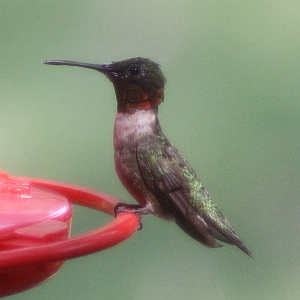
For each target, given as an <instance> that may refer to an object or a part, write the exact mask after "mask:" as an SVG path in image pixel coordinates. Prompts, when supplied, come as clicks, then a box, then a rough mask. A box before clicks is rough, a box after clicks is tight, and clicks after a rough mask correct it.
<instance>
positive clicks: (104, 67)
mask: <svg viewBox="0 0 300 300" xmlns="http://www.w3.org/2000/svg"><path fill="white" fill-rule="evenodd" d="M42 63H43V64H46V65H54V66H75V67H82V68H87V69H93V70H96V71H98V72H101V73H104V74H105V73H109V72H110V71H112V65H113V64H103V65H97V64H89V63H82V62H76V61H70V60H44V61H43V62H42Z"/></svg>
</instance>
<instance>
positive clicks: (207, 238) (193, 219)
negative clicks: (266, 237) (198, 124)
mask: <svg viewBox="0 0 300 300" xmlns="http://www.w3.org/2000/svg"><path fill="white" fill-rule="evenodd" d="M137 161H138V164H139V168H140V172H141V176H142V179H143V182H144V183H145V185H146V186H147V188H148V189H149V190H150V191H151V192H152V193H153V195H154V196H155V197H156V198H157V200H158V201H159V203H160V206H161V207H162V210H163V211H166V212H169V213H170V212H171V214H172V215H173V216H174V217H175V219H176V223H177V224H178V225H179V226H180V227H181V228H182V229H183V230H184V231H185V232H186V233H188V234H189V235H190V236H191V237H193V238H194V239H196V240H197V241H199V242H201V243H203V244H204V245H206V246H208V247H213V248H217V247H221V245H220V244H218V243H217V242H216V240H215V238H216V239H218V240H220V241H223V242H226V243H229V244H235V245H236V246H237V247H239V248H240V249H241V250H243V251H244V252H245V253H247V254H248V255H250V256H251V252H250V251H249V250H248V249H247V248H246V247H245V245H244V244H243V242H242V241H241V240H240V238H239V237H238V236H237V235H236V233H235V231H234V229H233V228H232V227H231V225H230V224H229V223H228V221H227V219H226V218H225V217H224V216H223V214H222V213H221V212H220V211H219V210H218V208H217V206H216V205H215V204H214V203H213V201H212V200H211V198H210V196H209V194H208V193H207V191H206V190H205V189H204V187H202V184H201V182H200V181H199V179H198V178H197V175H196V174H195V172H194V171H193V169H192V168H191V167H190V166H189V164H188V163H187V162H186V161H185V159H184V158H183V157H182V156H181V155H180V154H179V153H178V151H177V149H176V148H175V147H174V146H173V145H172V144H171V143H170V142H169V141H168V140H167V139H166V138H165V137H164V136H154V137H150V138H149V136H148V137H147V139H145V140H144V141H143V140H141V141H140V143H139V146H138V148H137ZM187 174H188V175H187ZM192 182H196V185H195V187H194V189H196V193H195V191H194V193H193V192H192V191H191V183H192Z"/></svg>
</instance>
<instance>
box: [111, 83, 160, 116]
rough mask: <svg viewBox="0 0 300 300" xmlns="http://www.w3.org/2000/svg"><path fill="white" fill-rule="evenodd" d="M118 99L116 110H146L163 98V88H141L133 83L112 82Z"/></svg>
mask: <svg viewBox="0 0 300 300" xmlns="http://www.w3.org/2000/svg"><path fill="white" fill-rule="evenodd" d="M114 87H115V92H116V97H117V101H118V112H130V111H131V110H136V109H137V110H148V109H151V108H155V107H157V106H158V105H159V104H160V103H161V102H162V101H163V100H164V88H157V89H151V88H143V87H141V86H139V85H137V84H134V83H131V84H129V83H126V84H120V83H118V84H114Z"/></svg>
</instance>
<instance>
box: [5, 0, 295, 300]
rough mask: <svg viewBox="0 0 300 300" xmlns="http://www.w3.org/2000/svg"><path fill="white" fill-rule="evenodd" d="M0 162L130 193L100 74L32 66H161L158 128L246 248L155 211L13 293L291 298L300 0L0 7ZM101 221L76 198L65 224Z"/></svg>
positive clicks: (15, 171) (108, 88)
mask: <svg viewBox="0 0 300 300" xmlns="http://www.w3.org/2000/svg"><path fill="white" fill-rule="evenodd" d="M0 8H1V9H0V24H1V27H0V28H1V29H0V42H1V48H0V66H1V72H0V86H1V94H0V97H1V102H0V103H1V104H0V107H1V109H0V129H1V130H0V159H1V161H0V163H1V164H0V169H3V170H5V171H7V172H9V173H10V174H12V175H21V176H29V177H39V178H44V179H51V180H56V181H62V182H68V183H73V184H77V185H82V186H87V187H90V188H94V189H97V190H102V191H104V192H106V193H109V194H112V195H114V196H117V197H119V198H121V199H123V200H125V201H127V202H131V203H134V200H133V199H132V198H131V197H130V196H129V194H128V193H127V192H126V191H125V189H124V188H123V187H122V185H121V184H120V183H119V181H118V179H117V176H116V175H115V173H114V166H113V148H112V131H113V123H114V116H115V113H116V101H115V95H114V90H113V86H112V84H111V83H110V82H109V81H108V80H107V79H106V78H105V76H103V75H101V74H99V73H97V72H94V71H92V70H86V69H81V68H70V67H53V66H46V65H42V64H41V63H40V62H41V61H42V60H45V59H67V60H77V61H83V62H91V63H106V62H109V61H112V60H114V61H118V60H122V59H127V58H131V57H135V56H143V57H148V58H150V59H152V60H154V61H156V62H158V63H159V64H161V65H162V70H163V72H164V74H165V76H166V77H167V80H168V82H167V86H166V95H165V102H164V103H163V104H162V105H161V107H160V119H161V125H162V127H163V130H164V132H165V134H166V135H167V136H168V137H169V139H170V140H171V141H172V142H173V143H174V144H175V145H176V146H177V148H178V149H179V150H180V151H181V153H182V154H183V155H184V156H185V157H186V159H187V160H188V161H189V162H190V163H191V165H192V166H193V167H194V169H195V170H196V171H197V173H198V175H199V176H200V178H201V179H202V181H203V182H204V184H205V186H206V187H207V189H208V190H209V191H210V193H211V194H212V196H213V197H214V198H215V200H216V202H217V203H218V206H219V207H220V209H221V210H222V211H223V213H224V214H225V215H226V216H227V217H228V219H229V220H230V222H231V223H232V225H233V226H234V228H235V229H236V231H237V232H238V234H239V236H240V237H241V238H242V239H243V240H244V242H245V244H246V245H247V247H248V248H249V249H250V250H251V251H252V252H253V255H254V257H255V260H252V259H250V258H249V257H247V256H246V255H245V254H243V253H242V252H241V251H240V250H238V249H237V248H235V247H232V246H229V245H225V246H224V247H223V248H221V249H213V250H212V249H207V248H205V247H203V246H202V245H200V244H198V243H197V242H195V241H194V240H192V239H191V238H189V237H188V236H187V235H185V234H184V233H183V232H182V231H181V230H180V229H179V228H178V227H177V226H176V225H175V224H173V223H168V222H165V221H162V220H160V219H158V218H155V217H153V216H146V217H144V218H143V221H144V228H143V230H142V231H139V232H137V233H136V234H135V235H134V236H133V237H132V238H131V239H129V240H127V241H125V242H124V243H123V244H120V245H118V246H116V247H114V248H113V249H111V250H106V251H103V252H101V253H97V254H94V255H90V256H88V257H83V258H79V259H75V260H72V261H67V262H66V263H65V265H64V266H63V268H62V269H61V270H60V272H59V273H58V274H57V275H56V276H55V277H54V278H53V279H51V280H50V281H49V282H47V283H45V284H43V285H41V286H39V287H37V288H35V289H32V290H29V291H27V292H24V293H21V294H18V295H14V296H11V297H9V299H16V300H18V299H31V300H32V299H34V300H35V299H45V300H46V299H47V300H48V299H207V300H210V299H230V300H232V299H239V300H241V299H247V300H248V299H285V300H286V299H299V298H300V286H299V282H300V266H299V263H300V254H299V251H300V250H299V249H300V242H299V233H300V221H299V220H300V202H299V196H300V187H299V179H300V160H299V150H300V139H299V126H300V102H299V98H300V97H299V96H300V84H299V83H300V68H299V65H300V55H299V53H300V38H299V36H300V18H299V11H300V2H299V1H296V0H293V1H278V0H276V1H165V0H159V1H151V2H150V1H149V2H146V1H144V2H142V1H137V0H131V1H108V0H103V1H14V0H9V1H8V0H6V1H5V0H2V1H0ZM109 220H111V218H110V217H107V216H102V214H101V213H98V212H93V211H91V210H88V209H81V208H75V216H74V234H77V233H79V232H85V231H87V230H90V229H92V228H96V227H99V226H101V225H103V224H105V223H106V222H108V221H109Z"/></svg>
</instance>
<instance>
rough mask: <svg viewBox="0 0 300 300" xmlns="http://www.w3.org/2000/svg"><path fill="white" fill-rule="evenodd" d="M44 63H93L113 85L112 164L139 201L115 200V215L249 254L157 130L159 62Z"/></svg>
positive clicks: (54, 62)
mask: <svg viewBox="0 0 300 300" xmlns="http://www.w3.org/2000/svg"><path fill="white" fill-rule="evenodd" d="M43 63H44V64H48V65H66V66H77V67H83V68H88V69H93V70H96V71H98V72H100V73H102V74H104V75H106V77H108V79H110V81H111V82H112V84H113V86H114V89H115V93H116V98H117V115H116V118H115V124H114V135H113V144H114V162H115V170H116V173H117V175H118V177H119V179H120V181H121V182H122V184H123V185H124V187H125V188H126V189H127V190H128V191H129V193H130V194H131V195H132V196H133V198H135V200H136V201H137V202H138V203H139V204H125V203H118V204H117V205H116V207H115V214H116V215H117V214H118V213H122V212H133V213H137V214H138V215H139V216H141V215H144V214H153V215H155V216H158V217H160V218H163V219H166V220H173V221H175V222H176V223H177V224H178V225H179V227H180V228H181V229H183V230H184V231H185V232H186V233H187V234H188V235H189V236H191V237H192V238H194V239H195V240H197V241H198V242H200V243H202V244H203V245H205V246H207V247H210V248H219V247H221V246H222V245H221V244H220V243H219V242H218V241H221V242H225V243H228V244H232V245H236V246H237V247H238V248H240V249H241V250H242V251H244V252H245V253H246V254H247V255H249V256H250V257H252V254H251V252H250V251H249V250H248V249H247V247H246V246H245V245H244V243H243V241H242V240H241V239H240V238H239V237H238V236H237V234H236V232H235V230H234V229H233V227H232V226H231V225H230V224H229V222H228V221H227V219H226V218H225V216H224V215H223V214H222V212H221V211H220V210H219V209H218V207H217V205H216V203H215V202H214V201H213V199H212V197H211V196H210V194H209V193H208V191H207V190H206V189H205V187H204V186H203V184H202V182H201V180H200V179H199V178H198V176H197V174H196V173H195V171H194V170H193V168H192V167H191V166H190V164H189V163H188V162H187V161H186V159H185V158H184V157H183V156H182V155H181V154H180V153H179V152H178V150H177V149H176V148H175V147H174V145H173V144H172V143H171V142H170V141H169V140H168V139H167V138H166V136H165V135H164V134H163V132H162V129H161V126H160V122H159V118H158V106H159V105H160V104H161V103H162V102H163V101H164V86H165V83H166V79H165V77H164V75H163V73H162V71H161V68H160V65H159V64H157V63H155V62H153V61H152V60H150V59H147V58H142V57H137V58H131V59H127V60H123V61H119V62H111V63H107V64H90V63H82V62H74V61H68V60H46V61H43ZM217 240H218V241H217Z"/></svg>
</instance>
